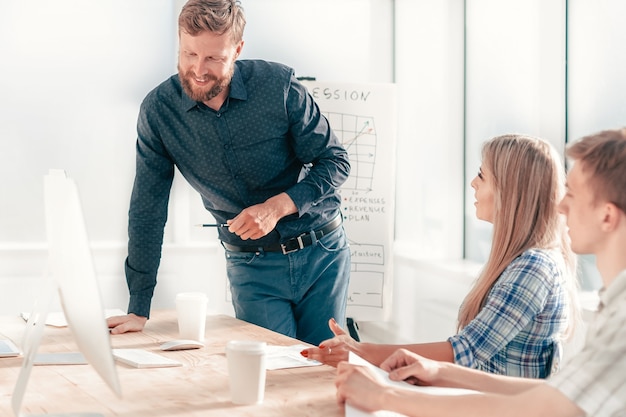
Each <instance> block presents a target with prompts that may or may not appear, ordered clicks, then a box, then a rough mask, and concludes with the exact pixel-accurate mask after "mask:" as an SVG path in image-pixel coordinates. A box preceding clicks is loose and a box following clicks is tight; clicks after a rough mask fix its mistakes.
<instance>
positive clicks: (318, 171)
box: [286, 73, 350, 215]
mask: <svg viewBox="0 0 626 417" xmlns="http://www.w3.org/2000/svg"><path fill="white" fill-rule="evenodd" d="M286 94H287V96H286V103H287V111H288V113H289V122H290V129H289V130H290V135H291V140H292V144H293V148H294V151H295V153H296V156H297V157H298V159H299V160H300V161H302V163H303V164H306V165H308V170H307V171H308V172H306V175H304V177H303V178H302V179H301V180H300V181H299V182H298V183H296V184H295V185H294V186H292V187H291V188H289V189H288V190H287V191H286V192H287V194H288V195H289V197H291V199H292V200H293V202H294V203H295V205H296V207H297V208H298V212H299V214H300V215H302V214H304V213H306V212H307V211H308V210H309V209H310V208H311V206H314V205H316V204H317V203H319V202H320V201H321V200H322V199H323V198H324V197H325V196H327V195H329V194H331V193H334V192H335V191H336V190H337V189H338V188H339V187H340V186H341V185H342V184H343V183H344V182H345V181H346V179H347V178H348V175H349V174H350V161H349V159H348V152H347V151H346V149H345V148H344V147H343V146H342V144H341V143H340V141H339V138H338V137H337V136H336V135H335V133H334V132H333V130H332V129H331V127H330V124H329V123H328V120H327V119H326V117H325V116H324V115H323V114H322V112H321V111H320V109H319V107H318V105H317V103H316V102H315V100H314V99H313V97H312V96H311V95H310V94H309V92H308V90H307V89H306V87H305V86H304V85H302V84H301V83H300V82H299V81H298V80H297V79H296V78H295V76H294V75H293V73H292V76H291V81H290V83H289V86H288V89H287V92H286Z"/></svg>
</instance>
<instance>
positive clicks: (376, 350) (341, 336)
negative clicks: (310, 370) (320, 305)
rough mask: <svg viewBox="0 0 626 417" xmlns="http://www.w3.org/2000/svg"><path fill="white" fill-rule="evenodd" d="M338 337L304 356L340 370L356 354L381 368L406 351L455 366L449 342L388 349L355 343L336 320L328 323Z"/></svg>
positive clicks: (372, 344) (326, 341)
mask: <svg viewBox="0 0 626 417" xmlns="http://www.w3.org/2000/svg"><path fill="white" fill-rule="evenodd" d="M328 326H329V327H330V330H332V332H333V333H334V334H335V337H333V338H332V339H328V340H325V341H323V342H322V343H320V345H319V347H317V348H308V349H304V350H303V351H302V352H301V354H302V356H304V357H306V358H308V359H313V360H317V361H319V362H322V363H325V364H326V365H331V366H337V364H338V363H339V362H341V361H347V360H348V352H354V353H356V354H357V355H359V356H360V357H361V358H363V359H365V360H366V361H368V362H370V363H372V364H374V365H377V366H378V365H380V364H381V363H382V362H383V361H384V360H385V359H386V358H388V357H389V356H390V355H391V354H392V353H394V352H395V351H396V350H398V349H406V350H409V351H411V352H414V353H417V354H419V355H421V356H425V357H427V358H430V359H435V360H438V361H444V362H453V361H454V353H453V351H452V345H451V344H450V343H449V342H433V343H418V344H412V345H386V344H378V343H362V342H357V341H356V340H354V339H353V338H352V337H350V335H349V334H348V333H346V331H345V330H344V329H342V328H341V326H339V324H337V322H336V321H335V320H334V319H330V320H329V322H328Z"/></svg>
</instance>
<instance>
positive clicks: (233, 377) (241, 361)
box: [226, 340, 267, 404]
mask: <svg viewBox="0 0 626 417" xmlns="http://www.w3.org/2000/svg"><path fill="white" fill-rule="evenodd" d="M266 355H267V354H266V343H265V342H256V341H251V340H231V341H230V342H228V343H227V344H226V358H227V361H228V375H229V382H230V396H231V401H232V402H233V403H234V404H260V403H262V402H263V397H264V395H265V373H266V371H265V360H266Z"/></svg>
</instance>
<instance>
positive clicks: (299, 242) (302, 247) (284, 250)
mask: <svg viewBox="0 0 626 417" xmlns="http://www.w3.org/2000/svg"><path fill="white" fill-rule="evenodd" d="M289 241H290V242H291V240H289ZM296 241H297V242H298V246H297V247H294V248H292V249H289V248H287V246H286V245H285V244H284V243H281V244H280V248H281V249H282V250H283V255H287V254H288V253H291V252H297V251H299V250H300V249H304V242H303V241H302V235H300V236H298V237H297V238H296Z"/></svg>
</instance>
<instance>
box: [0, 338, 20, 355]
mask: <svg viewBox="0 0 626 417" xmlns="http://www.w3.org/2000/svg"><path fill="white" fill-rule="evenodd" d="M21 354H22V352H21V351H20V350H19V348H18V347H17V346H15V343H13V342H12V341H11V340H9V339H0V358H8V357H11V356H20V355H21Z"/></svg>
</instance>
